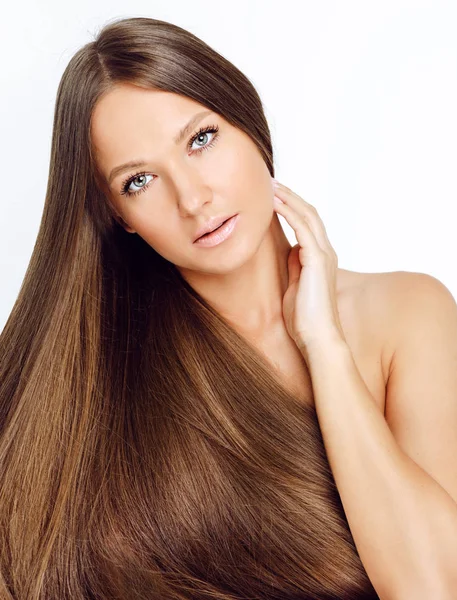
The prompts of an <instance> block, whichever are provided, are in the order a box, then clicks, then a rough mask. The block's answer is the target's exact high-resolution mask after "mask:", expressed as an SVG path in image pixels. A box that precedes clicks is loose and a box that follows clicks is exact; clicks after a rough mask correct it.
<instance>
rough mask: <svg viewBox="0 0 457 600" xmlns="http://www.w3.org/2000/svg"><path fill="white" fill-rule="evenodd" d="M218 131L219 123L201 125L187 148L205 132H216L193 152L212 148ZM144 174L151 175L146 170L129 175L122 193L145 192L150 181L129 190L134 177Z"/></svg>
mask: <svg viewBox="0 0 457 600" xmlns="http://www.w3.org/2000/svg"><path fill="white" fill-rule="evenodd" d="M218 131H219V127H218V126H217V125H208V126H207V127H201V128H200V129H199V130H198V131H197V132H196V133H194V135H192V137H191V138H190V140H189V142H188V143H187V149H188V150H190V148H191V147H192V144H193V143H194V142H195V140H196V139H197V138H198V137H199V136H200V135H203V134H204V133H215V134H216V135H214V136H213V137H212V138H211V141H210V142H209V143H208V144H206V145H205V146H201V147H200V148H199V149H198V150H195V151H194V152H193V154H195V153H196V154H200V153H201V152H203V150H208V149H209V148H211V147H212V146H213V145H214V144H215V142H216V140H217V138H218V137H219V136H218ZM143 175H149V173H146V172H144V171H142V172H140V173H135V175H132V176H131V177H128V179H126V180H125V181H124V182H123V183H122V187H121V192H120V193H121V195H124V194H125V195H126V196H136V195H137V194H139V193H140V192H145V191H146V190H147V189H148V187H149V183H151V182H149V183H147V184H146V185H144V186H143V187H142V188H140V189H139V190H138V191H136V192H129V191H128V188H129V186H130V184H131V183H132V181H133V180H134V179H136V178H137V177H141V176H143Z"/></svg>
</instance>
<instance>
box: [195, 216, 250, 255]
mask: <svg viewBox="0 0 457 600" xmlns="http://www.w3.org/2000/svg"><path fill="white" fill-rule="evenodd" d="M239 218H240V215H239V213H236V214H235V215H233V216H232V217H229V218H228V219H226V220H225V221H224V222H223V223H221V224H220V225H219V226H218V227H216V229H213V231H209V232H207V233H205V234H204V235H201V236H200V237H199V238H197V239H196V240H195V241H194V244H196V245H197V246H203V247H207V248H212V247H214V246H218V245H219V244H221V243H222V242H224V241H225V240H226V239H227V238H229V237H231V235H232V232H233V231H234V229H235V227H236V224H237V222H238V220H239Z"/></svg>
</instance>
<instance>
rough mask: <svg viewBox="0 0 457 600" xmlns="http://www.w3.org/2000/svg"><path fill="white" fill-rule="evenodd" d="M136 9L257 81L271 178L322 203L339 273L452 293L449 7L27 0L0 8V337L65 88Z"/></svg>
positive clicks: (453, 128) (453, 67)
mask: <svg viewBox="0 0 457 600" xmlns="http://www.w3.org/2000/svg"><path fill="white" fill-rule="evenodd" d="M126 9H128V12H126ZM134 16H145V17H152V18H156V19H161V20H165V21H170V22H172V23H175V24H177V25H179V26H181V27H184V28H185V29H188V30H189V31H191V32H192V33H194V34H195V35H197V36H198V37H200V38H201V39H203V40H204V41H205V42H206V43H208V44H209V45H210V46H212V47H213V48H214V49H215V50H217V51H218V52H220V53H221V54H223V55H224V56H225V57H226V58H228V59H229V60H230V61H231V62H233V63H234V64H235V65H236V66H237V67H238V68H240V69H241V70H242V71H243V72H244V73H245V74H246V75H247V76H248V77H249V78H250V79H251V81H252V83H253V84H254V86H255V87H256V89H257V91H258V92H259V94H260V96H261V98H262V101H263V103H264V106H265V109H266V115H267V119H268V121H269V124H270V127H271V132H272V138H273V146H274V151H275V165H276V176H277V178H278V179H279V180H280V181H281V182H282V183H284V184H285V185H287V186H288V187H291V188H292V189H293V190H294V191H296V192H297V193H298V194H300V195H301V196H303V198H305V199H306V200H307V201H308V202H310V203H311V204H313V205H314V206H315V207H316V208H317V210H318V212H319V214H320V215H321V217H322V220H323V222H324V225H325V227H326V230H327V233H328V236H329V239H330V242H331V243H332V245H333V247H334V248H335V250H336V252H337V254H338V257H339V266H340V267H341V268H344V269H350V270H354V271H360V272H384V271H416V272H422V273H428V274H431V275H433V276H434V277H436V278H438V279H440V280H441V281H442V282H443V283H444V284H445V285H446V286H447V287H448V288H449V289H450V291H451V292H452V293H453V295H454V297H457V271H456V268H455V261H456V258H457V236H456V234H455V214H456V211H455V207H456V201H457V180H456V171H457V2H454V1H452V2H451V1H449V2H445V1H439V0H430V1H428V2H424V1H418V0H411V1H407V0H394V1H392V0H389V1H386V0H382V1H367V0H358V1H355V0H349V1H348V0H345V1H344V2H342V1H328V0H325V1H323V0H319V1H317V0H301V1H296V2H291V1H284V0H282V1H281V2H269V1H266V0H262V1H260V0H259V1H254V0H243V1H239V0H230V2H229V3H226V4H222V3H219V2H216V1H214V0H207V1H203V0H190V1H189V0H182V1H180V0H164V1H162V2H154V1H152V0H148V1H135V0H129V1H128V2H127V1H126V0H123V1H122V2H120V1H118V0H109V1H108V0H106V1H98V2H97V1H95V2H94V1H87V0H83V1H78V2H75V3H64V2H61V1H59V2H58V1H47V2H40V3H36V2H33V1H32V0H26V2H21V3H19V2H9V3H8V4H7V5H6V6H5V5H3V6H2V13H1V17H2V31H1V36H0V69H1V94H0V127H1V129H0V134H1V135H0V139H1V144H0V154H1V156H0V165H1V167H0V168H1V181H2V190H1V194H0V232H1V233H0V277H1V281H2V285H1V294H0V330H1V329H2V328H3V326H4V324H5V322H6V320H7V318H8V315H9V313H10V311H11V309H12V307H13V304H14V302H15V300H16V297H17V294H18V292H19V288H20V285H21V283H22V280H23V277H24V274H25V270H26V268H27V265H28V262H29V260H30V256H31V254H32V250H33V247H34V244H35V240H36V236H37V233H38V228H39V224H40V220H41V216H42V212H43V207H44V197H45V189H46V184H47V177H48V169H49V156H50V143H51V134H52V120H53V112H54V103H55V96H56V91H57V86H58V83H59V80H60V78H61V76H62V73H63V71H64V69H65V67H66V65H67V63H68V61H69V60H70V58H71V56H72V55H73V54H74V53H75V52H76V50H77V49H79V48H80V47H81V46H82V45H84V44H85V43H87V42H89V41H92V40H93V38H94V37H95V35H96V33H97V31H98V30H99V29H100V28H101V27H102V26H103V25H104V24H105V23H106V22H107V21H111V20H113V19H117V18H122V17H134ZM280 220H281V223H282V224H283V227H284V229H285V231H286V233H287V236H288V237H289V239H290V241H291V242H293V244H295V243H296V240H295V236H294V233H293V231H292V229H291V228H290V227H289V225H288V224H287V223H286V221H285V220H284V218H283V217H280Z"/></svg>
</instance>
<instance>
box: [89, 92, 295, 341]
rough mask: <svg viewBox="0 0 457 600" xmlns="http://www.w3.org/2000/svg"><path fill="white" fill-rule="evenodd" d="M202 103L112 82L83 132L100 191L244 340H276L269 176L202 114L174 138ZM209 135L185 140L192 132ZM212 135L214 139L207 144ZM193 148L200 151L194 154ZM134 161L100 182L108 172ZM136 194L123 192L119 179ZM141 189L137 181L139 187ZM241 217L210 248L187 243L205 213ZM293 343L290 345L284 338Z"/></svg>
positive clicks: (281, 269)
mask: <svg viewBox="0 0 457 600" xmlns="http://www.w3.org/2000/svg"><path fill="white" fill-rule="evenodd" d="M206 108H207V107H205V106H202V105H201V104H199V103H197V102H195V101H193V100H190V99H189V98H186V97H183V96H180V95H177V94H174V93H169V92H164V91H158V90H150V89H143V88H139V87H137V86H134V85H131V84H122V85H118V86H117V87H116V88H115V89H114V90H111V91H110V92H108V93H107V94H106V95H105V96H104V97H102V99H101V100H100V101H99V102H98V104H97V106H96V107H95V109H94V114H93V119H92V129H91V136H92V140H93V143H94V146H95V149H96V157H97V162H98V165H99V168H100V170H101V172H102V173H103V175H104V176H105V178H106V190H105V191H106V193H107V196H108V198H109V200H110V202H111V204H112V205H113V207H114V210H115V211H116V213H117V215H118V219H119V222H120V223H121V224H122V226H123V227H125V229H126V231H129V232H130V233H133V232H136V233H138V235H140V236H141V237H142V238H143V239H144V240H145V241H146V242H147V243H148V244H150V245H151V246H152V247H153V248H154V249H155V250H156V251H157V252H158V253H159V254H160V255H161V256H163V257H164V258H166V259H167V260H169V261H171V262H172V263H174V264H175V265H176V267H177V268H178V269H179V271H180V272H181V274H182V275H183V277H184V278H185V279H186V280H187V281H188V282H189V284H190V285H191V286H192V287H193V288H194V289H195V290H196V291H197V292H198V293H199V294H200V295H201V296H202V297H204V298H205V299H206V300H207V301H208V302H209V303H210V304H211V305H213V306H214V307H215V308H216V309H217V310H218V311H219V312H220V313H221V314H222V315H224V316H225V317H226V318H227V319H228V320H229V321H230V322H231V323H232V325H233V326H234V327H235V328H236V329H237V330H238V331H239V332H241V333H242V334H244V335H245V336H246V337H248V338H250V339H251V340H257V341H258V342H259V343H261V340H267V339H268V340H269V343H270V344H271V340H272V339H277V340H278V342H279V340H282V341H284V340H285V336H287V337H289V336H288V333H287V330H286V327H285V323H284V320H283V315H282V301H283V296H284V294H285V292H286V290H287V287H288V268H287V262H288V256H289V253H290V250H291V248H292V245H291V244H290V242H289V241H288V239H287V237H286V235H285V233H284V231H283V229H282V226H281V224H280V222H279V220H278V216H277V214H276V211H275V209H274V204H273V197H274V190H273V185H272V179H271V176H270V173H269V171H268V169H267V167H266V164H265V162H264V160H263V158H262V156H261V154H260V152H259V151H258V149H257V147H256V145H255V144H254V142H253V141H252V140H251V138H250V137H249V136H248V135H246V134H245V133H244V132H242V131H240V130H239V129H238V128H236V127H234V126H232V125H231V124H230V123H228V122H227V121H226V120H225V119H224V118H223V117H221V116H220V115H218V114H217V113H214V112H209V114H208V115H206V116H205V117H204V118H203V119H201V120H200V121H199V122H198V124H196V125H195V126H194V127H193V129H192V130H191V131H190V132H189V134H188V135H186V137H185V138H184V139H183V141H182V142H181V143H180V144H178V145H176V144H175V142H174V138H175V136H176V135H177V133H178V131H179V130H180V129H181V128H182V127H183V126H184V125H185V124H186V123H187V122H188V121H189V120H190V119H191V118H192V117H193V116H194V115H195V114H196V113H198V112H200V111H203V110H205V109H206ZM209 125H216V126H218V127H219V131H218V133H217V134H215V133H206V134H203V135H202V136H200V139H197V140H195V141H193V143H192V145H191V147H190V148H188V147H187V145H188V143H189V140H191V138H192V136H193V134H195V133H196V132H197V131H198V129H200V128H201V127H206V126H209ZM216 138H217V139H216ZM202 146H207V148H206V149H205V150H203V151H201V152H198V149H199V148H201V147H202ZM137 158H142V159H144V160H145V161H146V163H147V164H146V165H145V166H143V167H141V168H136V169H133V168H132V169H129V170H128V171H126V172H125V173H122V174H119V175H117V176H116V177H115V178H114V179H113V180H112V181H110V182H109V185H108V180H109V174H110V172H111V170H112V169H113V168H115V167H116V166H118V165H120V164H122V163H125V162H128V161H131V160H133V159H137ZM136 173H144V174H145V176H144V177H141V175H140V176H139V177H137V178H136V179H135V180H133V182H131V183H130V184H129V189H130V191H139V190H140V188H142V187H146V186H147V189H145V190H144V191H143V190H141V191H140V192H139V193H138V194H136V195H134V196H131V197H128V196H127V195H125V194H124V195H122V194H121V193H120V192H121V188H122V184H123V182H124V181H125V180H126V179H127V178H128V177H130V176H134V175H135V174H136ZM145 184H146V185H145ZM235 213H240V218H239V220H238V224H237V226H236V228H235V231H234V232H233V233H232V235H231V237H230V238H229V239H227V240H226V241H224V242H223V243H222V244H220V245H218V246H216V247H213V248H203V247H201V246H198V245H195V244H193V239H194V237H195V232H196V231H197V229H198V228H199V227H200V226H201V225H202V224H203V223H204V222H205V221H206V220H207V218H208V217H210V216H214V215H232V214H235ZM290 342H291V343H292V340H290Z"/></svg>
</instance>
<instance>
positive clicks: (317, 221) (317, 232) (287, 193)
mask: <svg viewBox="0 0 457 600" xmlns="http://www.w3.org/2000/svg"><path fill="white" fill-rule="evenodd" d="M273 182H276V183H277V184H278V185H274V186H273V187H274V191H275V194H276V195H277V196H278V198H279V199H280V200H282V201H283V202H284V203H285V204H287V205H289V206H290V207H292V208H293V209H294V210H296V211H297V212H298V213H300V214H303V215H305V216H306V218H307V222H308V224H309V227H310V228H311V230H312V232H313V233H314V236H315V238H316V239H317V241H318V243H319V245H320V246H321V248H322V249H323V250H325V251H326V252H334V249H333V247H332V245H331V243H330V240H329V239H328V235H327V230H326V229H325V225H324V223H323V221H322V219H321V217H320V215H319V213H318V212H317V210H316V208H315V207H314V206H313V205H312V204H309V203H308V202H306V200H304V199H303V198H302V197H301V196H299V195H298V194H296V193H295V192H293V191H292V190H291V189H290V188H288V187H286V186H284V185H282V184H280V183H279V182H277V181H276V180H273Z"/></svg>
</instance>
